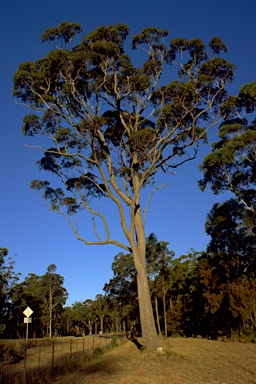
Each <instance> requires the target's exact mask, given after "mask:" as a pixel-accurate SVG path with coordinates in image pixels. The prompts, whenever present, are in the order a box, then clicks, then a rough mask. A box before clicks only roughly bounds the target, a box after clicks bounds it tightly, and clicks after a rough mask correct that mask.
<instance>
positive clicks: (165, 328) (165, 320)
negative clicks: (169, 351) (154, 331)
mask: <svg viewBox="0 0 256 384" xmlns="http://www.w3.org/2000/svg"><path fill="white" fill-rule="evenodd" d="M163 307H164V334H165V338H166V339H167V319H166V300H165V291H164V292H163Z"/></svg>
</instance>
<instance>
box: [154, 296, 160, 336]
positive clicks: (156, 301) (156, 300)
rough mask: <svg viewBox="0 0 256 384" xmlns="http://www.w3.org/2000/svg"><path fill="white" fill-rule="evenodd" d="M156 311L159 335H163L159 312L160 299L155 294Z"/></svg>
mask: <svg viewBox="0 0 256 384" xmlns="http://www.w3.org/2000/svg"><path fill="white" fill-rule="evenodd" d="M155 311H156V323H157V329H158V334H159V336H161V334H162V332H161V327H160V321H159V313H158V299H157V296H156V295H155Z"/></svg>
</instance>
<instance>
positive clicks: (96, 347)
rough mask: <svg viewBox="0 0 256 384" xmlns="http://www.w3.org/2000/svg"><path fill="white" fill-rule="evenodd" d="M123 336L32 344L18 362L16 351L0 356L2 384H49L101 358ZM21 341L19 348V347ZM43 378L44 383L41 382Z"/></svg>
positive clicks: (95, 336) (11, 349) (52, 340)
mask: <svg viewBox="0 0 256 384" xmlns="http://www.w3.org/2000/svg"><path fill="white" fill-rule="evenodd" d="M124 336H125V335H123V334H104V335H100V336H97V335H91V336H86V337H77V338H55V339H36V340H29V341H28V342H27V343H26V344H24V345H22V346H20V347H19V353H17V357H16V358H17V359H18V360H20V361H19V362H17V361H15V360H14V361H12V356H13V354H14V352H13V350H14V349H15V340H12V342H13V343H12V344H13V346H14V347H13V348H12V347H9V349H8V350H6V351H5V352H3V353H2V355H0V383H1V384H3V383H4V384H16V383H21V384H30V383H36V382H38V383H41V382H44V381H45V382H47V377H52V376H54V375H58V374H61V373H63V371H71V370H72V369H73V368H74V367H78V366H79V365H82V364H83V363H84V362H85V361H88V359H91V358H92V357H93V356H96V355H98V354H101V353H102V352H103V350H105V349H107V348H111V347H113V346H115V345H116V344H118V340H120V339H123V337H124ZM18 342H19V341H18V340H17V341H16V345H18ZM40 378H41V381H40Z"/></svg>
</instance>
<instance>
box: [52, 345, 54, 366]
mask: <svg viewBox="0 0 256 384" xmlns="http://www.w3.org/2000/svg"><path fill="white" fill-rule="evenodd" d="M53 368H54V341H53V342H52V369H53Z"/></svg>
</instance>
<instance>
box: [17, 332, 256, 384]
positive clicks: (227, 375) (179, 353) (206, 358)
mask: <svg viewBox="0 0 256 384" xmlns="http://www.w3.org/2000/svg"><path fill="white" fill-rule="evenodd" d="M161 345H162V347H163V353H162V354H152V353H146V352H145V351H139V350H138V348H137V347H136V346H135V345H134V344H133V343H132V342H131V341H127V342H126V343H125V344H123V345H121V346H118V347H117V348H115V349H112V350H108V351H106V350H105V351H104V354H100V353H99V354H98V355H97V353H96V355H97V356H94V357H92V356H91V357H90V358H89V359H86V358H85V359H84V360H80V362H79V364H77V365H76V364H74V365H73V366H70V367H66V368H67V369H66V370H65V369H62V370H59V371H55V372H54V375H50V374H49V373H50V372H51V370H50V368H51V367H50V366H49V369H48V371H45V372H48V373H47V374H45V375H46V376H45V377H44V376H43V375H41V377H40V378H37V377H36V376H34V379H33V380H32V381H29V382H28V383H26V384H30V383H33V384H39V383H40V384H41V383H46V382H47V383H56V384H69V383H75V384H134V383H135V384H156V383H157V384H168V383H172V384H206V383H207V384H246V383H251V384H252V383H255V384H256V344H249V343H238V342H221V341H210V340H199V339H192V338H191V339H185V338H170V339H168V340H161ZM45 353H47V351H46V352H45ZM31 356H32V355H31ZM35 364H36V362H35ZM49 364H50V362H49ZM17 366H19V367H21V363H19V364H17ZM13 368H14V367H13Z"/></svg>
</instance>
